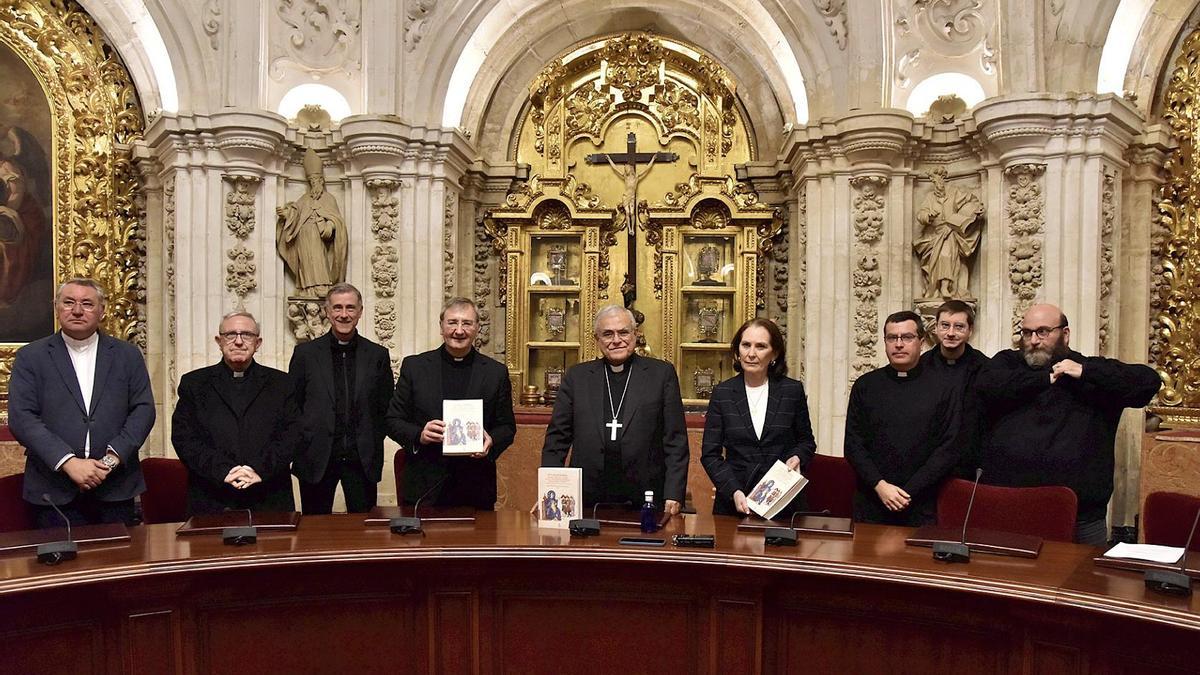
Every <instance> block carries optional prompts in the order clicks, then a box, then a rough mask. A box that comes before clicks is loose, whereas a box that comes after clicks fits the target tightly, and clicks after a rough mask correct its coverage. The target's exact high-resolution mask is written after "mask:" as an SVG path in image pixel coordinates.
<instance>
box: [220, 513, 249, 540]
mask: <svg viewBox="0 0 1200 675" xmlns="http://www.w3.org/2000/svg"><path fill="white" fill-rule="evenodd" d="M233 510H234V511H245V512H246V524H245V525H240V526H237V527H226V528H222V529H221V541H222V542H224V543H225V545H226V546H246V545H248V544H253V543H255V542H257V541H258V528H257V527H255V526H254V514H253V513H251V512H250V509H233Z"/></svg>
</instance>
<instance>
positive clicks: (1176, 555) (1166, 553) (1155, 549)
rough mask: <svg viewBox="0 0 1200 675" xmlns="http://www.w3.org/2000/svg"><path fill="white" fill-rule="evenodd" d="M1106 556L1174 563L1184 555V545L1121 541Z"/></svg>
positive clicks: (1105, 553)
mask: <svg viewBox="0 0 1200 675" xmlns="http://www.w3.org/2000/svg"><path fill="white" fill-rule="evenodd" d="M1104 557H1105V558H1123V559H1126V560H1149V561H1150V562H1156V563H1162V564H1164V565H1174V564H1176V563H1178V562H1179V559H1180V558H1182V557H1183V547H1180V546H1158V545H1156V544H1126V543H1124V542H1121V543H1120V544H1117V545H1116V546H1114V547H1112V548H1110V549H1108V550H1107V551H1105V552H1104Z"/></svg>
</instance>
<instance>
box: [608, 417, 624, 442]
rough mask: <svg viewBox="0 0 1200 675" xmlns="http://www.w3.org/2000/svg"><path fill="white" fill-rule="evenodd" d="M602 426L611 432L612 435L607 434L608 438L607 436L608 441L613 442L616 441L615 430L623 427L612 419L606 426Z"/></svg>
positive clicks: (615, 419)
mask: <svg viewBox="0 0 1200 675" xmlns="http://www.w3.org/2000/svg"><path fill="white" fill-rule="evenodd" d="M604 426H606V427H608V428H609V429H610V430H611V431H612V433H611V434H609V436H608V440H610V441H615V440H617V429H620V428H621V427H623V426H625V425H624V424H621V423H620V422H618V421H617V418H615V417H614V418H613V420H612V421H611V422H609V423H608V424H605V425H604Z"/></svg>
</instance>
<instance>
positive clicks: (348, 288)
mask: <svg viewBox="0 0 1200 675" xmlns="http://www.w3.org/2000/svg"><path fill="white" fill-rule="evenodd" d="M341 293H353V294H354V295H355V297H357V298H358V306H359V307H362V304H363V301H362V291H360V290H358V289H357V288H355V287H354V284H348V283H346V282H344V281H343V282H341V283H337V284H334V285H332V286H330V287H329V292H328V293H326V294H325V306H326V307H328V306H329V305H331V304H333V302H332V300H331V298H333V296H335V295H338V294H341Z"/></svg>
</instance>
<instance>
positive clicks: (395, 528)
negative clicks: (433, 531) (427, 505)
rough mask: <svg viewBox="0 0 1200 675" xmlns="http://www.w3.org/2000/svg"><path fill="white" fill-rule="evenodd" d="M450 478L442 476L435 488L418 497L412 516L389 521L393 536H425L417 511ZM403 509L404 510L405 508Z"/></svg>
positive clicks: (434, 485)
mask: <svg viewBox="0 0 1200 675" xmlns="http://www.w3.org/2000/svg"><path fill="white" fill-rule="evenodd" d="M449 477H450V476H449V474H447V475H445V476H442V479H441V480H439V481H438V482H436V483H434V484H433V487H430V488H429V489H428V490H426V491H425V494H423V495H421V496H420V497H417V501H416V502H414V503H413V510H412V515H411V516H399V517H397V518H392V519H391V520H389V521H388V527H390V528H391V530H392V534H420V535H421V536H424V535H425V530H424V529H423V528H422V527H421V519H420V518H418V517H417V509H418V508H420V507H421V501H422V500H424V499H425V498H426V497H428V496H429V495H431V494H433V491H434V490H436V489H438V488H440V487H441V486H442V483H445V482H446V479H447V478H449ZM401 508H402V509H403V507H401Z"/></svg>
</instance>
